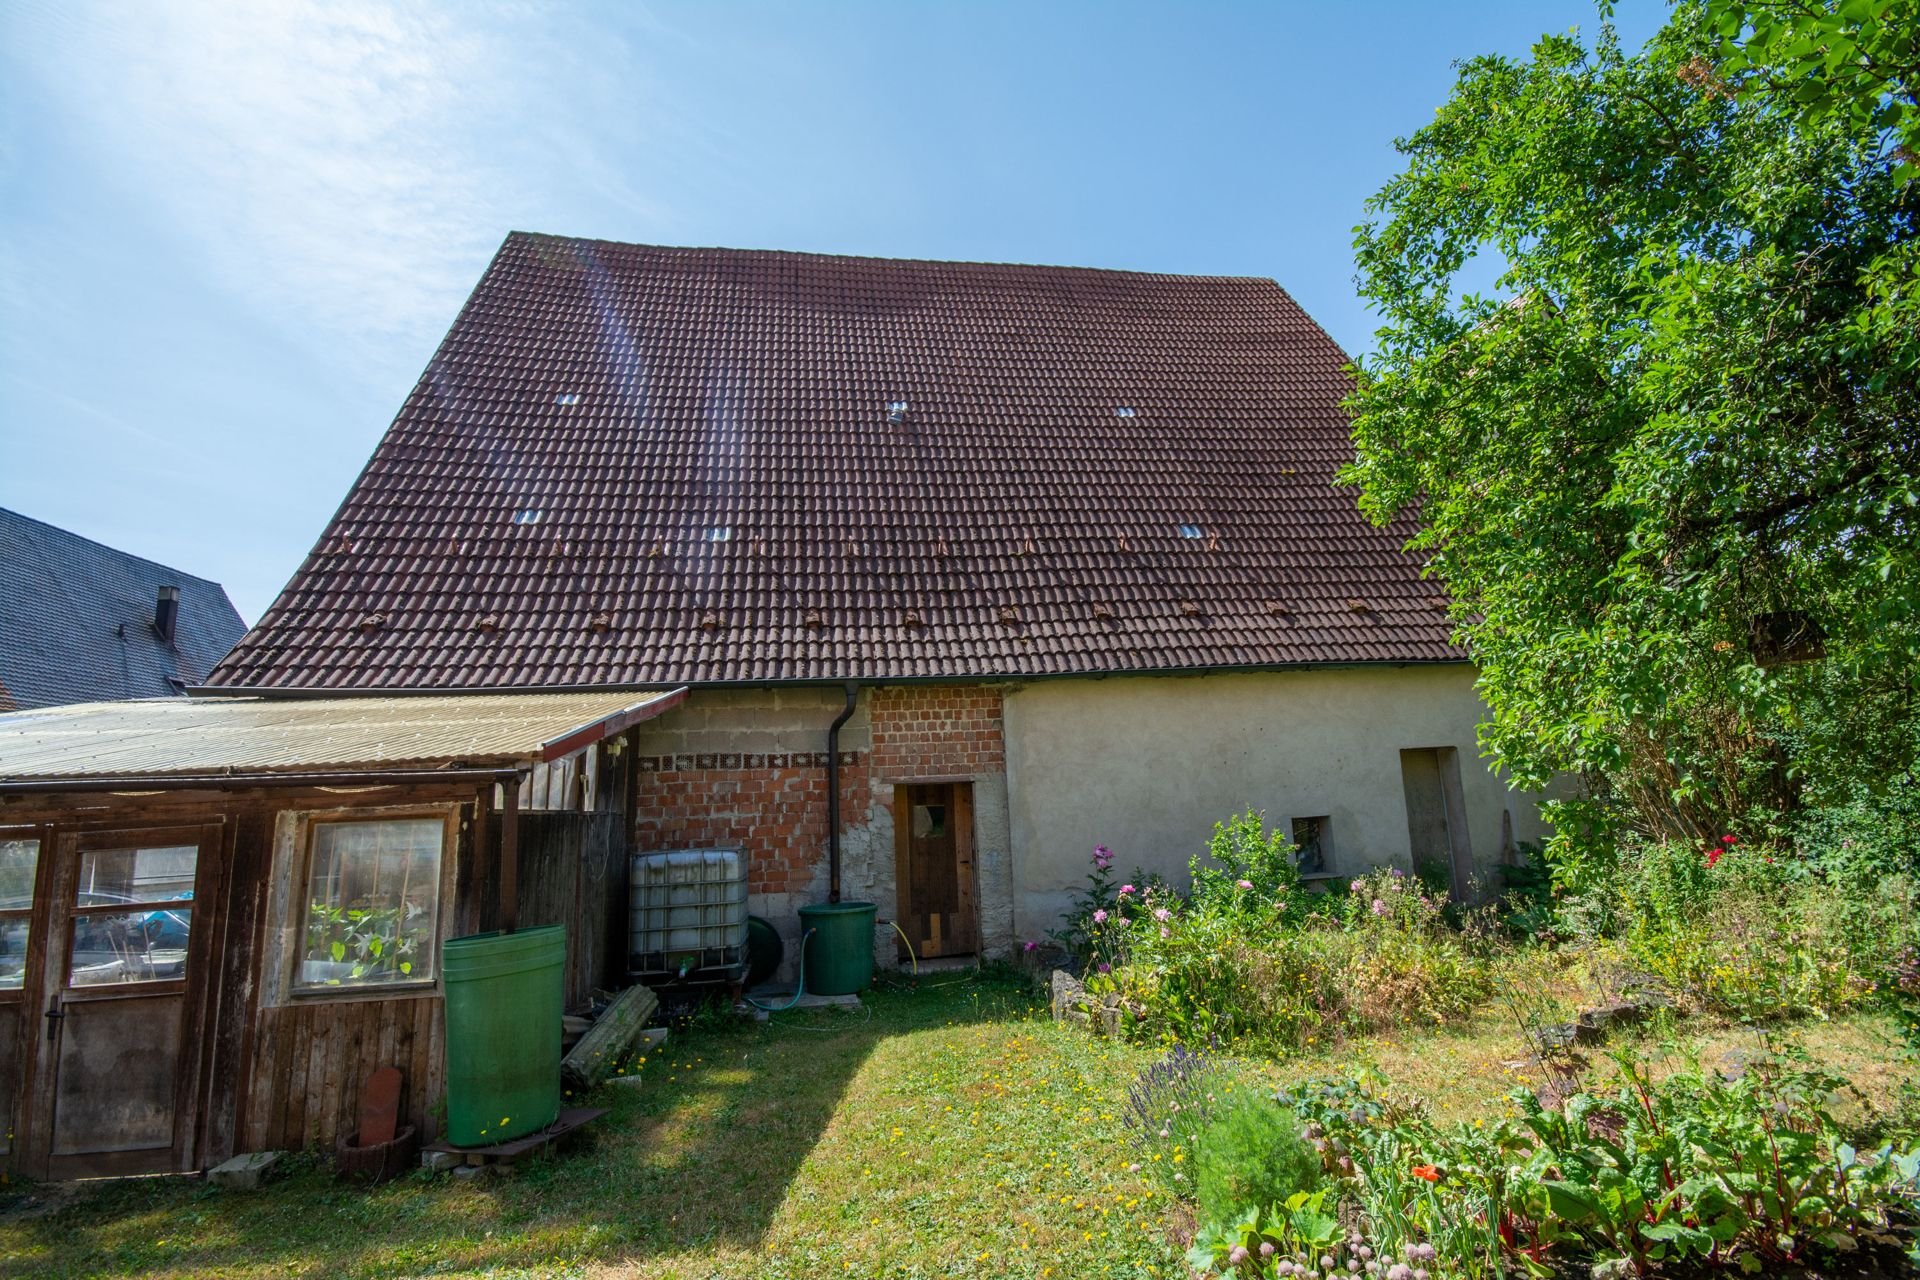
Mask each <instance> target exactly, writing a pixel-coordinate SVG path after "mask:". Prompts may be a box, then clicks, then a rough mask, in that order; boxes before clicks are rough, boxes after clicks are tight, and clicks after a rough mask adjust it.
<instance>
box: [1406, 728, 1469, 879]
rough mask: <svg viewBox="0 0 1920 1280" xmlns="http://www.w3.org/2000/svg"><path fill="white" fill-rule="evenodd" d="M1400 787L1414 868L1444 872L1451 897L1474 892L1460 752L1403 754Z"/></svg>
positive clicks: (1423, 749)
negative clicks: (1461, 778)
mask: <svg viewBox="0 0 1920 1280" xmlns="http://www.w3.org/2000/svg"><path fill="white" fill-rule="evenodd" d="M1400 782H1401V785H1402V787H1403V788H1404V789H1405V791H1406V797H1407V836H1408V839H1409V842H1410V843H1411V845H1412V847H1413V866H1414V869H1415V870H1416V871H1418V870H1421V869H1423V868H1424V867H1427V866H1439V867H1445V868H1446V871H1447V879H1448V881H1449V882H1450V883H1451V884H1452V886H1453V896H1454V897H1456V898H1463V897H1465V896H1466V895H1467V893H1468V892H1469V891H1470V890H1471V889H1472V881H1473V846H1472V844H1471V843H1470V842H1469V841H1468V839H1467V815H1466V799H1465V796H1464V794H1463V793H1462V791H1461V789H1460V753H1459V752H1458V751H1456V750H1455V749H1454V748H1452V747H1420V748H1415V749H1410V750H1405V751H1402V752H1401V753H1400Z"/></svg>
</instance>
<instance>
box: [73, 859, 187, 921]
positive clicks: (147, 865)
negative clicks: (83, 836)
mask: <svg viewBox="0 0 1920 1280" xmlns="http://www.w3.org/2000/svg"><path fill="white" fill-rule="evenodd" d="M199 858H200V850H199V849H198V848H197V847H196V846H194V845H190V844H184V845H172V846H169V847H167V848H164V849H88V850H87V851H86V852H84V853H82V854H81V855H80V881H79V886H78V892H77V893H76V894H75V896H74V901H75V903H76V905H79V906H83V907H97V906H105V905H106V904H108V903H111V902H171V901H173V900H174V899H176V898H191V897H192V896H193V869H194V865H195V863H196V862H198V861H199Z"/></svg>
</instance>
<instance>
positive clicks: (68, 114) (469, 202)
mask: <svg viewBox="0 0 1920 1280" xmlns="http://www.w3.org/2000/svg"><path fill="white" fill-rule="evenodd" d="M16 16H18V15H16ZM15 25H16V28H17V29H16V37H18V36H19V35H21V34H24V35H25V36H26V37H27V47H26V48H25V49H24V50H20V52H24V53H25V55H26V60H27V61H28V62H29V64H30V65H31V66H32V67H33V68H34V69H35V71H37V72H38V75H37V77H36V78H37V79H38V80H39V81H40V82H41V84H40V91H41V93H42V94H43V95H44V100H45V101H46V102H47V103H48V105H49V106H53V107H54V108H55V114H56V118H58V119H59V120H60V121H61V123H62V124H63V125H64V126H65V127H67V128H68V129H69V130H70V132H71V136H72V138H73V140H74V143H75V144H76V145H77V146H79V147H81V148H84V149H86V150H87V151H89V152H90V153H92V160H93V162H94V163H96V164H98V165H100V166H102V167H103V168H104V169H105V170H106V171H107V172H111V173H113V174H115V175H117V176H118V178H119V179H120V180H121V181H122V182H123V184H124V189H125V191H126V192H127V197H128V199H129V201H130V202H132V203H133V204H135V205H136V206H145V211H146V212H147V213H149V215H150V216H156V217H158V218H159V219H161V220H162V221H163V222H164V223H165V224H167V225H170V227H171V228H172V229H173V230H174V231H175V232H176V233H177V234H178V236H179V237H180V238H181V239H182V240H183V241H184V243H186V244H187V245H188V246H190V251H191V252H193V253H195V254H197V255H199V257H200V258H201V259H202V260H203V263H204V267H205V269H206V270H207V271H208V273H209V275H210V277H211V278H212V280H213V281H214V282H215V283H216V284H217V286H218V287H220V288H221V289H223V290H224V291H225V292H227V293H229V294H230V295H233V296H234V297H236V298H238V299H240V300H241V301H242V302H243V303H244V304H245V305H247V306H249V307H251V308H252V309H253V310H254V312H255V314H257V315H260V316H261V317H262V318H263V320H265V321H266V322H267V323H285V324H286V325H287V327H288V329H289V330H290V331H291V332H293V334H294V336H295V337H296V338H297V339H299V340H301V341H303V342H312V343H317V344H320V345H338V346H340V347H341V348H342V350H341V355H342V356H343V357H345V358H347V359H350V360H353V361H355V362H357V363H362V364H365V363H372V364H375V365H382V364H389V363H390V362H393V361H398V362H399V363H400V364H401V365H402V366H411V367H412V368H414V369H417V367H418V361H419V358H420V356H421V355H422V354H423V353H424V351H426V350H427V349H429V348H430V347H431V345H432V343H433V342H434V341H435V340H436V339H437V338H438V336H439V335H440V334H441V333H443V332H444V331H445V329H446V327H447V325H448V324H449V323H450V322H451V320H452V318H453V316H454V313H455V312H456V310H457V309H458V307H459V304H460V302H461V300H462V299H463V298H464V297H465V296H466V294H467V292H468V291H469V290H470V289H471V288H472V286H473V283H474V280H475V279H476V278H477V275H478V270H479V266H480V264H482V263H484V261H485V260H486V258H487V256H488V255H489V254H490V253H491V252H492V250H493V248H494V246H495V245H496V244H497V243H498V242H499V240H500V237H501V236H502V234H503V233H504V232H505V231H506V230H508V229H510V227H511V225H513V219H514V218H515V217H516V216H519V217H525V216H528V215H529V213H534V214H537V212H538V211H539V210H541V209H545V208H552V207H555V205H554V202H553V201H552V199H551V198H550V197H543V195H542V194H541V193H542V189H543V186H547V185H551V183H552V181H553V180H554V179H555V177H556V175H555V173H553V172H551V171H549V172H546V173H541V172H537V171H536V172H529V171H528V170H527V167H526V164H525V161H526V159H527V157H526V156H525V154H524V149H523V145H522V144H517V143H515V142H514V139H515V138H516V137H517V136H518V137H524V136H525V135H524V134H523V133H522V130H524V128H525V126H526V125H527V124H528V123H529V118H530V117H531V118H533V119H536V120H537V119H538V117H539V115H540V113H541V111H542V110H543V109H544V108H545V106H546V105H547V104H545V103H543V102H541V101H540V100H539V98H540V95H539V93H538V91H537V89H536V87H535V81H534V79H533V78H532V77H531V76H530V75H529V74H528V69H529V68H537V69H538V70H539V72H540V75H539V80H541V81H548V82H551V80H552V79H554V78H556V77H557V78H559V79H560V80H562V81H564V80H565V78H566V77H567V75H568V68H567V67H566V65H565V61H566V60H567V59H569V58H572V57H574V56H575V54H574V53H573V52H572V51H570V50H569V49H567V48H564V47H560V46H558V45H557V44H555V43H553V42H548V41H545V40H544V39H543V37H542V34H541V31H540V28H539V24H538V22H537V21H535V20H533V19H532V17H531V16H530V15H529V14H527V13H526V12H525V11H516V10H511V9H505V8H493V7H481V6H479V5H474V4H467V3H459V4H451V5H448V6H446V7H444V8H443V7H439V6H409V5H405V4H397V3H381V2H378V0H340V2H334V0H329V2H326V3H321V2H319V0H271V2H261V0H236V2H231V3H221V2H220V0H170V2H169V3H164V4H137V5H122V4H89V5H84V6H71V7H70V6H64V5H63V6H61V7H59V8H51V9H44V10H40V11H38V12H37V13H36V14H34V15H33V16H32V18H31V20H29V21H27V22H25V23H16V24H15ZM21 28H23V29H24V30H23V31H22V30H21ZM593 54H594V59H595V61H596V62H597V64H598V66H597V68H596V71H595V74H594V76H593V77H592V78H593V79H595V80H598V81H599V82H600V83H602V84H604V83H606V82H607V79H608V78H607V75H606V66H607V62H608V59H610V58H612V59H619V58H621V57H622V55H623V50H622V48H621V46H620V43H619V41H618V40H616V39H609V40H608V41H606V42H605V43H603V44H601V45H600V46H599V47H598V48H596V49H595V50H593ZM581 62H582V66H581V68H580V70H581V71H582V72H583V73H584V71H585V59H584V58H583V59H581ZM567 106H568V108H569V110H568V114H574V115H576V116H578V115H588V116H590V112H582V110H581V109H582V108H583V107H587V106H589V104H586V103H582V102H578V101H575V102H573V103H569V104H567ZM569 123H575V122H569ZM542 132H544V130H542ZM566 132H568V133H572V134H573V135H574V137H575V141H574V144H573V148H572V149H573V150H574V151H575V152H576V154H574V155H573V156H572V157H571V158H570V161H569V163H570V165H571V167H572V168H573V171H574V172H576V173H579V174H581V175H582V176H585V175H592V177H591V178H589V182H590V183H591V184H592V185H593V186H596V187H598V188H599V189H600V192H601V194H602V196H603V198H606V197H609V196H610V197H612V198H613V199H616V200H621V201H623V202H626V203H630V204H634V205H639V204H640V201H639V198H638V197H637V196H636V195H634V194H633V193H632V192H630V191H625V190H620V189H619V186H620V184H617V183H614V182H610V181H608V179H609V177H610V175H612V174H613V173H615V172H617V168H616V166H614V165H612V164H610V163H609V162H607V161H606V160H605V159H604V158H602V157H598V156H596V155H595V154H594V146H593V144H592V143H591V141H586V142H582V141H579V140H578V137H579V135H578V134H577V132H576V131H575V130H573V129H568V130H567V131H566ZM609 187H613V188H615V189H614V190H612V191H609V190H608V188H609ZM555 229H556V230H563V229H565V228H555ZM409 376H410V375H409Z"/></svg>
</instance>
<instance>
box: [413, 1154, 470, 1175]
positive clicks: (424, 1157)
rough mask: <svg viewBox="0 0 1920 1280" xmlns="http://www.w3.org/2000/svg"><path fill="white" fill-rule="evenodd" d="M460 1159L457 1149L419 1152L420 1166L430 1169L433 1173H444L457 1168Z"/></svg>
mask: <svg viewBox="0 0 1920 1280" xmlns="http://www.w3.org/2000/svg"><path fill="white" fill-rule="evenodd" d="M460 1159H461V1157H460V1153H459V1152H457V1151H423V1152H421V1153H420V1167H421V1168H422V1169H431V1170H433V1172H435V1173H445V1172H446V1171H447V1170H449V1169H453V1168H457V1167H458V1166H459V1164H460Z"/></svg>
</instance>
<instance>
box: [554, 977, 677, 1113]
mask: <svg viewBox="0 0 1920 1280" xmlns="http://www.w3.org/2000/svg"><path fill="white" fill-rule="evenodd" d="M659 1006H660V999H659V997H658V996H656V995H654V994H653V989H652V988H651V987H641V986H636V987H628V988H627V989H626V990H625V991H622V992H621V993H620V994H619V995H617V996H615V997H614V998H613V1003H612V1004H610V1005H608V1006H607V1011H606V1012H605V1013H603V1014H601V1015H600V1016H599V1017H598V1018H597V1019H595V1020H594V1024H593V1025H592V1026H591V1027H589V1028H587V1034H585V1035H583V1036H581V1037H580V1042H579V1043H578V1044H576V1045H574V1046H573V1050H572V1052H570V1053H568V1054H567V1056H566V1057H565V1058H563V1059H561V1061H560V1083H561V1086H562V1087H563V1088H566V1089H570V1090H572V1091H573V1094H574V1096H575V1097H578V1096H579V1095H580V1094H582V1093H584V1092H586V1091H587V1090H588V1089H591V1088H593V1086H595V1085H597V1084H599V1083H600V1082H601V1081H602V1080H604V1079H606V1078H607V1076H608V1074H609V1073H611V1072H612V1071H613V1069H614V1067H615V1066H616V1065H617V1064H618V1063H619V1061H620V1059H621V1058H622V1057H624V1056H625V1055H626V1054H627V1052H628V1051H629V1050H630V1049H631V1048H632V1047H633V1042H634V1040H636V1039H637V1038H638V1037H639V1035H640V1033H641V1031H643V1030H645V1028H646V1025H647V1020H648V1019H649V1018H651V1017H653V1011H654V1010H655V1009H657V1008H659Z"/></svg>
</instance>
